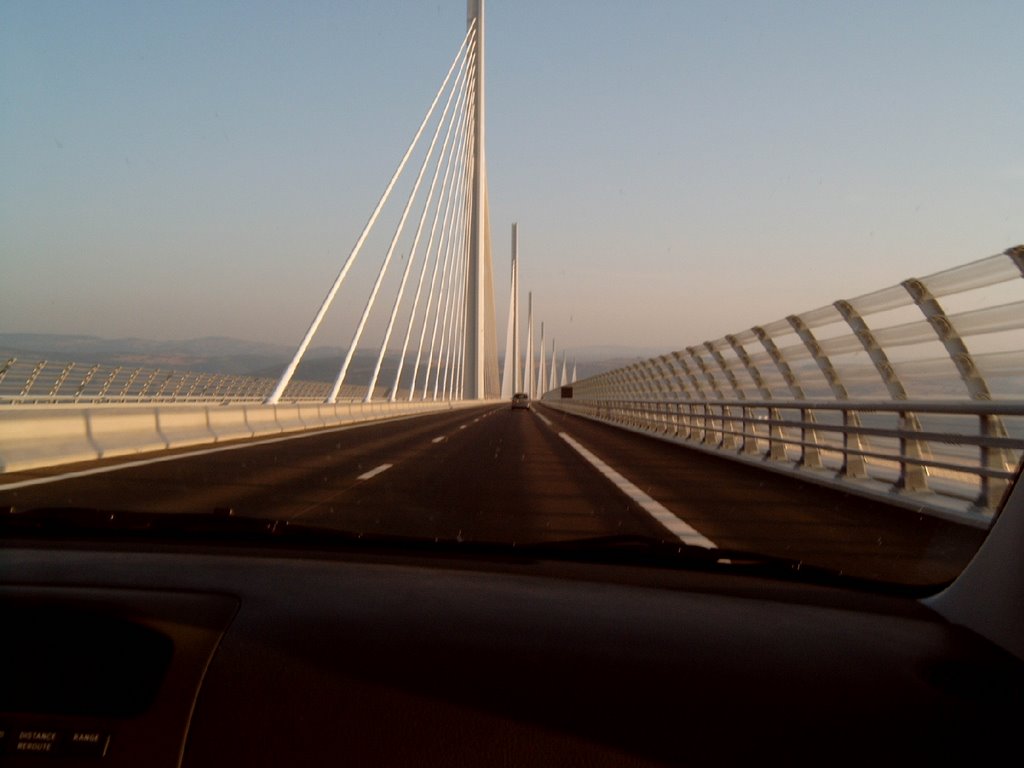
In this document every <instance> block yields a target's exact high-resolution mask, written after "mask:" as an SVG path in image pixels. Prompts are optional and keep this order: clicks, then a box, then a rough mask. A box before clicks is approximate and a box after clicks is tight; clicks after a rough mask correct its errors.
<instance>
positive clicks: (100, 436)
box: [84, 407, 169, 459]
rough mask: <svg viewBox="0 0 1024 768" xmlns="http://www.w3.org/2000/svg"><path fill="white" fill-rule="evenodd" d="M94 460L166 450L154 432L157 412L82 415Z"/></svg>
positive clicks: (112, 411) (136, 410)
mask: <svg viewBox="0 0 1024 768" xmlns="http://www.w3.org/2000/svg"><path fill="white" fill-rule="evenodd" d="M84 416H85V419H86V422H87V425H88V430H89V438H90V440H91V442H92V444H93V445H94V446H95V448H96V452H97V455H98V458H101V459H106V458H112V457H114V456H126V455H129V454H132V453H143V452H145V451H159V450H161V449H163V448H167V447H169V446H168V444H167V442H166V440H164V438H163V437H162V436H161V434H160V432H159V431H158V429H157V409H156V408H155V407H149V408H134V409H131V410H126V409H123V408H116V409H106V408H104V409H99V408H97V409H94V410H91V411H86V412H85V413H84Z"/></svg>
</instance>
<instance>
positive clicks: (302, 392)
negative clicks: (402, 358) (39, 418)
mask: <svg viewBox="0 0 1024 768" xmlns="http://www.w3.org/2000/svg"><path fill="white" fill-rule="evenodd" d="M276 384H277V379H272V378H267V377H257V376H234V375H226V374H215V373H198V372H195V371H177V370H166V369H160V368H133V367H130V366H114V365H99V364H95V365H83V364H81V363H70V362H58V363H54V362H51V361H48V360H31V361H23V360H19V359H18V358H13V357H12V358H10V359H8V360H7V361H6V362H4V363H3V365H2V366H0V405H15V404H17V405H30V404H46V403H50V404H73V403H214V402H216V403H222V402H231V403H262V402H264V401H265V400H266V398H267V397H268V396H269V395H270V393H271V392H272V391H273V390H274V386H275V385H276ZM330 389H331V385H330V384H329V383H328V382H323V381H293V382H291V383H290V384H289V386H288V388H287V389H286V390H285V393H284V396H283V397H282V398H281V402H309V403H313V402H320V403H322V402H324V400H325V399H326V398H327V394H328V392H329V391H330ZM365 396H366V387H365V386H359V385H348V386H346V387H344V388H343V390H342V392H341V394H340V395H339V398H338V400H339V401H362V400H363V398H364V397H365ZM374 396H375V397H386V396H387V392H386V391H385V390H384V388H383V387H379V388H378V389H377V390H375V392H374Z"/></svg>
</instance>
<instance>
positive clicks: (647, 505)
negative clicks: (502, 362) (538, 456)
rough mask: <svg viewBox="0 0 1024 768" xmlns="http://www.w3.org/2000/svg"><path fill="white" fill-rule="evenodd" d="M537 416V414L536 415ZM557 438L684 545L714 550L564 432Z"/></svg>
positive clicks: (704, 538)
mask: <svg viewBox="0 0 1024 768" xmlns="http://www.w3.org/2000/svg"><path fill="white" fill-rule="evenodd" d="M538 415H539V414H538ZM558 436H559V437H560V438H562V439H563V440H565V442H567V443H568V444H569V445H571V446H572V447H573V448H575V449H576V452H577V453H579V455H580V456H582V457H583V458H584V459H586V460H587V461H589V462H590V463H591V464H592V465H593V466H594V467H595V468H596V469H597V471H598V472H600V473H601V474H602V475H604V476H605V477H607V478H608V479H609V480H611V481H612V482H613V483H615V485H616V486H617V487H618V489H619V490H620V491H622V492H623V493H625V494H626V495H627V496H629V498H630V499H632V500H633V501H635V502H636V503H637V504H639V505H640V507H641V508H642V509H643V510H644V511H645V512H646V513H647V514H649V515H650V516H651V517H653V518H654V519H655V520H657V521H658V522H659V523H661V524H662V525H663V526H665V527H666V528H668V530H669V531H671V532H672V534H674V535H675V537H676V538H677V539H679V540H680V541H681V542H683V543H684V544H693V545H695V546H698V547H706V548H707V549H715V548H716V545H715V543H714V542H713V541H711V539H709V538H707V537H706V536H704V535H702V534H701V533H699V532H698V531H697V530H695V529H694V528H691V527H690V526H689V525H687V524H686V523H685V522H683V521H682V520H680V519H679V518H678V517H676V516H675V515H674V514H672V512H671V511H669V509H668V508H667V507H665V506H663V505H662V504H659V503H658V502H657V501H655V500H654V499H652V498H651V497H650V496H648V495H647V494H646V493H644V492H643V491H641V490H640V489H639V488H637V487H636V486H635V485H633V483H631V482H629V480H627V479H626V478H624V477H623V476H622V475H620V474H619V473H618V472H616V471H615V470H614V469H612V468H611V467H609V466H608V465H607V464H605V463H604V462H603V461H601V459H599V458H598V457H597V456H595V455H594V454H593V453H591V452H590V451H588V450H587V449H586V448H584V447H583V446H582V445H580V444H579V443H577V442H576V441H575V440H573V439H572V438H571V437H569V435H567V434H566V433H565V432H559V433H558Z"/></svg>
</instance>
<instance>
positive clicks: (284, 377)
mask: <svg viewBox="0 0 1024 768" xmlns="http://www.w3.org/2000/svg"><path fill="white" fill-rule="evenodd" d="M475 30H476V21H475V20H474V21H473V23H472V24H471V25H470V27H469V29H467V30H466V36H465V37H464V38H462V44H461V45H460V46H459V50H458V52H457V53H456V54H455V58H454V59H453V60H452V63H451V66H450V67H449V68H448V73H447V74H446V75H445V76H444V80H443V81H442V82H441V87H440V88H438V89H437V93H436V94H435V95H434V100H433V101H432V102H430V107H429V108H428V109H427V114H426V115H424V117H423V121H422V122H421V123H420V127H419V128H418V129H417V130H416V135H415V136H413V138H412V142H411V143H410V144H409V148H408V149H406V150H405V154H404V155H403V156H402V160H401V162H400V163H399V164H398V168H396V169H395V172H394V174H393V175H392V176H391V181H389V182H388V186H387V188H386V189H385V190H384V194H383V195H381V197H380V200H379V201H378V202H377V207H376V208H374V209H373V213H372V214H370V218H369V220H368V221H367V222H366V226H365V227H363V231H362V233H361V234H360V235H359V239H358V240H356V244H355V245H354V246H353V247H352V251H351V252H350V253H349V255H348V258H347V259H346V260H345V263H344V265H343V266H342V268H341V271H340V272H339V273H338V276H337V277H336V278H335V279H334V284H333V285H331V288H330V290H329V291H327V296H325V297H324V300H323V302H322V303H321V304H320V309H318V310H317V313H316V315H315V316H314V317H313V322H312V323H310V324H309V328H308V329H307V331H306V335H305V336H303V337H302V342H301V343H300V344H299V348H298V349H297V350H295V355H294V357H292V360H291V362H290V363H288V367H287V368H285V371H284V373H283V374H281V378H280V380H279V381H278V382H277V386H276V387H274V391H273V392H271V393H270V396H269V397H268V398H267V400H266V403H267V404H268V405H273V404H274V403H277V402H278V401H279V400H280V399H281V395H282V394H284V391H285V389H286V388H287V387H288V383H289V382H290V381H291V380H292V376H294V375H295V369H296V368H298V367H299V361H300V360H302V356H303V355H305V354H306V348H307V347H308V346H309V343H310V341H312V340H313V336H314V335H315V334H316V332H317V329H318V328H319V327H320V323H321V321H322V320H323V319H324V315H326V314H327V310H328V309H329V308H330V306H331V302H333V301H334V296H335V294H337V293H338V289H339V288H340V287H341V284H342V282H343V281H344V280H345V276H346V275H347V274H348V271H349V269H350V268H351V266H352V264H353V263H354V262H355V260H356V257H357V256H358V255H359V251H360V250H361V249H362V247H363V243H365V242H366V238H367V236H368V235H369V233H370V229H371V228H372V227H373V225H374V223H375V222H376V221H377V216H378V215H379V214H380V212H381V209H382V208H383V207H384V204H385V203H386V202H387V200H388V198H389V197H390V196H391V190H392V189H394V186H395V182H397V181H398V177H399V176H401V174H402V171H403V170H404V169H405V165H406V163H407V162H408V161H409V157H410V156H411V155H412V153H413V150H414V149H415V147H416V144H417V143H418V142H419V140H420V136H421V135H422V134H423V129H424V128H425V127H426V125H427V123H428V122H429V121H430V116H431V115H432V114H433V113H434V108H435V107H436V106H437V102H438V100H440V98H441V94H442V93H444V91H445V88H447V86H448V81H449V79H451V76H452V72H454V71H455V66H456V65H457V64H458V63H459V61H461V60H462V59H463V58H464V56H463V52H464V50H465V49H466V48H467V43H468V41H469V39H470V37H471V36H472V35H473V34H474V32H475ZM332 402H333V401H332Z"/></svg>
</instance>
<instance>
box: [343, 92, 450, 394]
mask: <svg viewBox="0 0 1024 768" xmlns="http://www.w3.org/2000/svg"><path fill="white" fill-rule="evenodd" d="M435 104H436V101H435ZM434 139H435V141H436V139H437V132H435V133H434ZM433 150H434V144H433V143H432V144H431V146H430V148H429V150H428V151H427V153H426V155H425V156H424V158H423V162H422V163H420V169H419V173H417V174H416V181H415V182H414V183H413V185H412V191H411V192H409V197H408V199H407V200H406V203H405V208H403V209H402V216H401V218H400V219H399V220H398V226H397V227H396V228H395V234H394V235H393V236H392V238H391V244H390V245H389V246H388V251H387V253H386V254H385V255H384V261H383V262H382V263H381V265H380V270H379V271H378V272H377V279H376V280H375V281H374V283H373V288H371V289H370V295H369V297H368V298H367V300H366V306H365V307H364V308H363V314H362V315H361V316H360V318H359V322H358V323H357V324H356V330H355V333H354V334H352V342H351V343H350V344H349V346H348V350H347V351H346V352H345V360H344V361H343V362H342V364H341V370H340V371H339V372H338V378H337V379H335V381H334V386H333V387H331V393H330V395H328V397H327V402H328V403H333V402H334V401H335V399H336V397H337V395H338V390H339V389H341V385H342V384H343V383H344V382H345V376H346V374H347V373H348V367H349V364H350V363H351V362H352V358H353V357H354V356H355V353H356V348H357V347H358V346H359V339H360V338H361V337H362V335H363V330H364V329H365V328H366V321H367V320H369V318H370V312H371V310H372V309H373V304H374V302H375V301H376V300H377V293H378V292H379V291H380V286H381V284H382V283H383V282H384V275H385V274H386V273H387V271H388V266H389V265H390V264H391V259H392V257H393V256H394V254H395V249H396V248H397V247H398V241H399V240H400V239H401V237H402V232H403V230H404V229H405V222H406V221H407V220H408V218H409V211H410V210H412V205H413V202H414V201H415V199H416V195H417V194H418V193H419V189H420V184H421V183H422V181H423V176H424V174H425V173H426V171H427V167H428V165H429V163H430V158H431V155H432V153H433Z"/></svg>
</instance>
